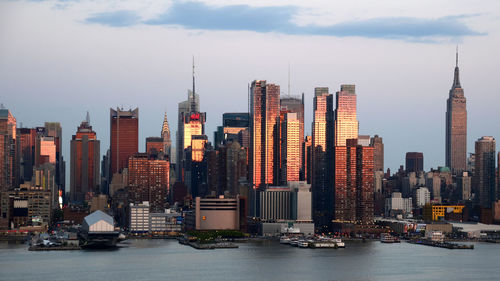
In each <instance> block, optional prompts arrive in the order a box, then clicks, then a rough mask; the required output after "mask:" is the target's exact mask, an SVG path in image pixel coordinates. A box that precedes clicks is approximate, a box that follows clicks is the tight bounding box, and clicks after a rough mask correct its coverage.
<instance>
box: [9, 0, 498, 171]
mask: <svg viewBox="0 0 500 281" xmlns="http://www.w3.org/2000/svg"><path fill="white" fill-rule="evenodd" d="M270 2H271V1H265V0H264V1H255V0H254V1H196V2H194V1H156V0H150V1H84V0H82V1H78V0H76V1H69V0H66V1H0V102H1V103H3V104H4V106H5V107H7V108H9V109H10V110H11V111H12V113H13V114H14V116H15V117H16V118H17V121H18V126H20V125H21V124H20V123H21V122H22V125H23V126H25V127H34V126H43V123H44V122H45V121H59V122H61V123H62V127H63V134H64V136H63V138H64V139H63V141H64V143H63V152H64V156H65V159H66V162H67V163H68V167H67V168H68V169H67V171H69V160H70V159H69V141H70V139H71V135H72V134H74V133H75V131H76V128H77V126H78V125H79V124H80V122H81V121H82V120H84V118H85V114H86V111H87V110H88V111H89V112H90V118H91V125H92V126H93V128H94V130H95V131H96V132H97V135H98V138H99V139H100V140H101V154H104V153H105V151H106V149H107V148H108V147H109V108H110V107H114V108H115V107H116V106H123V107H124V108H125V109H129V108H135V107H139V117H140V118H139V120H140V129H139V137H140V147H139V150H140V151H144V145H145V144H144V139H145V138H146V137H148V136H159V134H160V131H161V126H162V121H163V114H164V112H165V111H166V112H167V115H168V119H169V122H170V126H171V128H172V129H173V130H176V127H177V126H176V124H177V104H178V103H179V102H180V101H183V100H185V99H186V97H187V89H188V88H190V87H191V85H192V82H191V60H192V56H193V55H194V56H195V60H196V85H197V93H199V94H200V101H201V109H202V111H204V112H207V126H206V133H207V135H208V136H209V138H210V140H212V139H213V131H214V130H215V128H216V126H218V125H220V124H221V122H222V120H221V119H222V113H224V112H240V111H247V85H248V83H250V82H251V81H252V80H254V79H265V80H267V81H268V82H271V83H276V84H279V85H281V91H282V94H283V95H284V94H287V92H288V90H287V84H288V65H289V64H290V68H291V94H294V95H298V94H301V93H302V92H304V93H305V98H306V104H305V107H306V133H308V134H310V132H311V122H312V98H313V93H314V87H318V86H327V87H330V91H331V92H332V93H334V92H335V91H337V90H338V89H339V88H340V85H341V84H356V92H357V96H358V120H359V122H360V132H359V133H360V134H367V135H374V134H378V135H380V136H381V137H383V139H384V144H385V164H386V165H385V166H386V168H387V167H389V168H391V170H393V171H394V170H395V169H397V167H399V165H400V164H404V157H405V152H407V151H421V152H423V153H424V164H425V168H426V169H429V168H431V167H434V168H436V167H437V166H440V165H444V160H445V159H444V151H445V149H444V148H445V135H444V133H445V111H446V99H447V97H448V93H449V90H450V87H451V84H452V81H453V69H454V66H455V47H456V45H457V44H458V45H459V52H460V61H459V65H460V71H461V72H460V73H461V82H462V87H463V88H464V91H465V96H466V98H467V110H468V115H469V116H468V117H469V118H468V126H469V129H468V147H467V150H468V151H469V152H473V150H474V141H475V140H477V139H478V138H479V137H481V136H484V135H491V136H495V137H500V125H499V120H500V110H499V109H498V105H499V104H500V92H499V87H498V86H497V84H498V82H497V81H498V79H499V75H500V63H499V62H500V58H499V55H498V54H499V52H500V29H499V28H498V27H499V26H500V1H497V0H491V1H481V2H480V5H479V4H478V2H477V1H459V0H454V1H435V0H432V1H422V0H421V1H400V0H394V1H380V0H376V1H272V5H271V3H270ZM172 133H173V136H175V134H174V132H172ZM173 141H174V140H173ZM67 177H68V178H69V173H68V174H67Z"/></svg>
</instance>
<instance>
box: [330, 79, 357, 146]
mask: <svg viewBox="0 0 500 281" xmlns="http://www.w3.org/2000/svg"><path fill="white" fill-rule="evenodd" d="M336 97H337V99H336V109H335V123H334V126H335V143H334V145H335V146H346V141H347V140H348V139H357V138H358V120H357V119H356V92H355V86H354V85H341V86H340V91H339V92H337V94H336Z"/></svg>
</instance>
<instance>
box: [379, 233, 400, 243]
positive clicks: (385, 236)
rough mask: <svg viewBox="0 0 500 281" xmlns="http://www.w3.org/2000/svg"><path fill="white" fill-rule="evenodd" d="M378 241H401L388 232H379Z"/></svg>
mask: <svg viewBox="0 0 500 281" xmlns="http://www.w3.org/2000/svg"><path fill="white" fill-rule="evenodd" d="M380 242H382V243H400V242H401V241H400V240H399V238H397V237H396V236H392V235H391V234H389V233H381V234H380Z"/></svg>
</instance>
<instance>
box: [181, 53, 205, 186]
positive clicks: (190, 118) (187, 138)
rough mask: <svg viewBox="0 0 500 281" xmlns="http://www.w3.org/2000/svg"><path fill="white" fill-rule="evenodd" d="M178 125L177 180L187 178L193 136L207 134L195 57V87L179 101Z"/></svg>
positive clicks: (182, 180)
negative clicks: (186, 167) (188, 152)
mask: <svg viewBox="0 0 500 281" xmlns="http://www.w3.org/2000/svg"><path fill="white" fill-rule="evenodd" d="M178 116H179V117H178V127H177V148H176V149H177V159H176V160H177V165H176V167H177V180H179V181H181V182H184V180H185V178H184V177H185V171H184V167H185V161H186V157H185V153H184V150H185V149H186V148H188V147H189V146H191V139H192V136H196V135H204V134H205V121H206V113H204V112H200V97H199V96H198V95H197V94H196V88H195V77H194V59H193V89H192V90H188V99H187V100H186V101H183V102H180V103H179V111H178Z"/></svg>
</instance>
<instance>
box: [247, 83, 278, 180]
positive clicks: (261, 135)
mask: <svg viewBox="0 0 500 281" xmlns="http://www.w3.org/2000/svg"><path fill="white" fill-rule="evenodd" d="M279 97H280V87H279V86H278V85H275V84H267V83H266V81H265V80H255V81H253V82H252V84H251V86H250V151H249V169H250V178H251V180H250V181H251V185H252V187H253V188H254V189H257V188H264V187H265V186H266V185H272V184H274V183H275V177H274V169H275V153H274V150H275V139H276V138H275V134H276V123H277V120H278V119H277V118H278V117H279Z"/></svg>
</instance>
